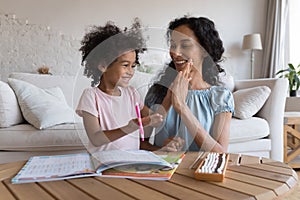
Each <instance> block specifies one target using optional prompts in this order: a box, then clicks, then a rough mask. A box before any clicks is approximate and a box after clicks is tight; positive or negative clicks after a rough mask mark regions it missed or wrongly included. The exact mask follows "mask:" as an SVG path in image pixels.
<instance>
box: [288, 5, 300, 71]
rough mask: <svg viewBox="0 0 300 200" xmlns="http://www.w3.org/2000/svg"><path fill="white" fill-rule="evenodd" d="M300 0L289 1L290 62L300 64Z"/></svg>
mask: <svg viewBox="0 0 300 200" xmlns="http://www.w3.org/2000/svg"><path fill="white" fill-rule="evenodd" d="M299 10H300V1H299V0H290V1H289V59H288V60H289V62H290V63H293V64H294V65H299V64H300V26H299V19H300V12H299Z"/></svg>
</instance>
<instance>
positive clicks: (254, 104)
mask: <svg viewBox="0 0 300 200" xmlns="http://www.w3.org/2000/svg"><path fill="white" fill-rule="evenodd" d="M270 93H271V89H270V88H269V87H267V86H257V87H253V88H246V89H241V90H237V91H235V92H233V98H234V117H236V118H239V119H247V118H250V117H252V116H253V115H255V114H256V113H257V112H258V111H259V110H260V109H261V108H262V107H263V105H264V104H265V102H266V100H267V99H268V97H269V95H270Z"/></svg>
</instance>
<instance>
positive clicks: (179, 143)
mask: <svg viewBox="0 0 300 200" xmlns="http://www.w3.org/2000/svg"><path fill="white" fill-rule="evenodd" d="M184 144H185V141H184V139H182V138H181V137H175V138H174V137H171V138H168V139H166V140H165V141H164V146H163V147H162V148H161V149H160V150H161V151H172V152H174V151H182V150H183V147H184Z"/></svg>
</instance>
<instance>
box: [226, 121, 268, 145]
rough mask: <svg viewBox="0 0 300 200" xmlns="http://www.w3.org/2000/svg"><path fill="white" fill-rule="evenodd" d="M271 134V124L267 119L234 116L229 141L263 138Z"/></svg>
mask: <svg viewBox="0 0 300 200" xmlns="http://www.w3.org/2000/svg"><path fill="white" fill-rule="evenodd" d="M269 134H270V129H269V124H268V122H267V121H266V120H265V119H262V118H259V117H251V118H248V119H243V120H241V119H237V118H232V120H231V123H230V136H229V143H237V142H245V141H251V140H256V139H261V138H264V137H267V136H268V135H269Z"/></svg>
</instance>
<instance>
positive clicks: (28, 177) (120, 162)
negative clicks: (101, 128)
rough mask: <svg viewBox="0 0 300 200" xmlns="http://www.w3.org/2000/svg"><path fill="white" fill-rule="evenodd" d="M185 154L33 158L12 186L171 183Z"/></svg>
mask: <svg viewBox="0 0 300 200" xmlns="http://www.w3.org/2000/svg"><path fill="white" fill-rule="evenodd" d="M183 157H184V153H182V152H178V153H167V152H164V153H162V152H161V153H160V154H159V155H158V154H154V153H153V152H150V151H145V150H136V151H124V150H109V151H100V152H97V153H94V154H89V153H80V154H66V155H55V156H34V157H31V158H30V159H29V160H28V161H27V163H26V164H25V165H24V166H23V168H22V169H21V170H20V171H19V172H18V174H17V175H16V176H15V177H13V178H12V180H11V181H12V183H30V182H42V181H54V180H63V179H71V178H79V177H88V176H101V177H116V178H133V179H149V180H168V179H170V178H171V177H172V175H173V173H174V172H175V170H176V168H177V167H178V165H179V163H180V162H181V160H182V159H183Z"/></svg>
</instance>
